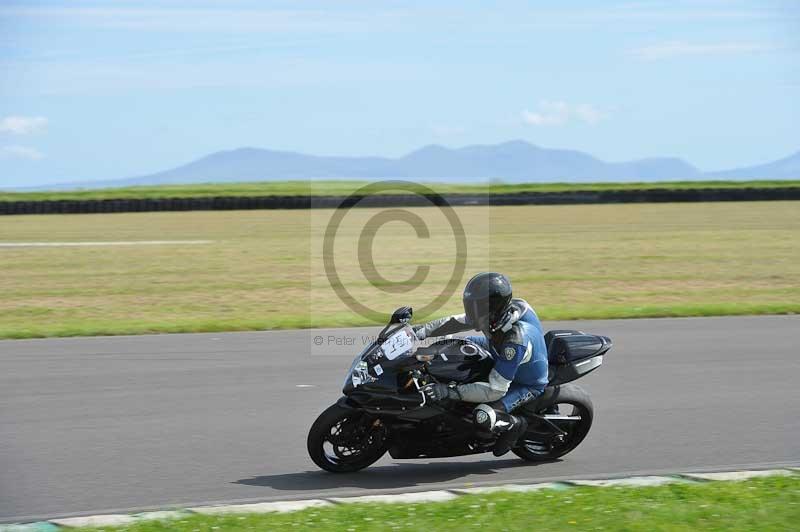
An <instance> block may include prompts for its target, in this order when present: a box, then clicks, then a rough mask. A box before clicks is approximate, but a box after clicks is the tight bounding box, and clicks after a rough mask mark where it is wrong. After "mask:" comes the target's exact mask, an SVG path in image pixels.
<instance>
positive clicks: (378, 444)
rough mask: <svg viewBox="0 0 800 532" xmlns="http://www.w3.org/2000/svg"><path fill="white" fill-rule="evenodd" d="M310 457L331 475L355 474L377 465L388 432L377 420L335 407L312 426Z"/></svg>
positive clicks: (359, 412) (329, 409)
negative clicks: (374, 464)
mask: <svg viewBox="0 0 800 532" xmlns="http://www.w3.org/2000/svg"><path fill="white" fill-rule="evenodd" d="M306 446H307V448H308V455H309V456H310V457H311V460H313V461H314V463H315V464H317V465H318V466H319V467H320V468H322V469H324V470H325V471H330V472H331V473H352V472H354V471H358V470H360V469H364V468H365V467H367V466H369V465H371V464H373V463H375V462H376V461H378V459H380V457H381V456H383V455H384V453H385V452H386V449H387V445H386V441H385V432H384V430H383V427H382V425H380V421H378V420H377V418H370V417H368V416H367V414H365V413H364V412H361V411H359V410H355V409H352V408H346V407H343V406H339V405H338V404H334V405H331V406H329V407H328V408H327V409H326V410H325V411H324V412H322V413H321V414H320V415H319V417H318V418H317V419H316V421H314V424H313V425H311V429H310V430H309V431H308V439H307V441H306Z"/></svg>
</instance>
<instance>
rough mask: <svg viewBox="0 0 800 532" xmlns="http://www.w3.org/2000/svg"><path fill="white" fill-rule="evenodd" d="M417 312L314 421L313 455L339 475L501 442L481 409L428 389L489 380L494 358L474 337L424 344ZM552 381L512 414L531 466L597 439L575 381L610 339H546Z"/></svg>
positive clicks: (387, 334) (400, 320)
mask: <svg viewBox="0 0 800 532" xmlns="http://www.w3.org/2000/svg"><path fill="white" fill-rule="evenodd" d="M411 317H412V309H411V308H410V307H401V308H399V309H397V310H396V311H395V312H394V313H393V314H392V317H391V319H390V320H389V323H388V324H387V325H386V327H384V328H383V330H382V331H381V332H380V333H379V334H378V336H377V337H376V339H375V340H374V341H373V342H372V343H371V344H370V345H368V346H367V347H366V348H365V349H364V350H363V351H362V352H361V353H359V355H358V356H356V358H355V359H354V360H353V363H352V365H351V366H350V369H349V370H348V372H347V377H346V379H345V382H344V388H343V390H342V392H343V397H341V398H340V399H339V400H338V401H337V402H336V403H335V404H333V405H331V406H330V407H328V408H327V409H326V410H325V411H324V412H322V414H320V415H319V417H318V418H317V419H316V421H314V423H313V424H312V426H311V429H310V431H309V434H308V439H307V447H308V454H309V456H310V457H311V459H312V460H313V461H314V463H315V464H316V465H317V466H319V467H320V468H322V469H324V470H326V471H330V472H333V473H350V472H354V471H358V470H360V469H363V468H365V467H368V466H369V465H371V464H373V463H374V462H376V461H377V460H378V459H380V458H381V457H382V456H383V455H384V454H385V453H386V452H387V451H388V452H389V454H390V455H391V457H392V458H394V459H411V458H444V457H451V456H464V455H470V454H477V453H484V452H489V451H491V450H492V448H493V447H494V444H495V442H496V440H497V437H498V435H497V434H495V433H493V432H488V431H481V430H479V429H478V428H477V427H476V426H475V424H474V423H473V414H472V410H473V409H474V407H475V405H474V404H468V403H462V402H459V401H455V400H445V401H441V402H437V403H430V402H428V401H426V396H425V394H424V393H423V392H421V391H420V390H421V388H422V387H423V386H425V385H426V384H428V383H432V382H440V383H445V384H454V383H455V384H462V383H469V382H477V381H486V380H487V376H488V374H489V371H491V368H492V366H493V360H492V358H491V355H490V354H489V353H488V352H487V351H486V350H484V349H483V348H481V347H480V346H479V345H476V344H475V343H473V342H470V341H469V340H466V339H458V338H446V339H444V340H440V341H437V342H435V343H433V344H431V345H427V346H425V345H422V342H420V341H419V340H418V339H417V336H416V334H415V333H414V330H413V328H412V327H411V326H410V325H409V322H410V321H411ZM545 343H546V345H547V351H548V360H549V376H548V377H549V378H548V380H549V383H548V385H547V387H546V388H545V390H544V393H543V394H542V395H540V396H539V397H537V398H536V399H534V400H532V401H530V402H528V403H526V404H524V405H522V406H521V407H519V408H518V409H516V410H515V411H514V414H515V415H522V416H524V417H525V418H526V419H527V421H528V429H527V431H526V432H525V434H524V435H523V436H522V438H521V445H519V446H518V447H515V448H514V449H512V452H513V453H514V454H516V455H517V456H519V457H520V458H522V459H523V460H527V461H531V462H541V461H549V460H555V459H556V458H559V457H561V456H564V455H565V454H567V453H569V452H570V451H572V450H573V449H575V448H576V447H577V446H578V445H579V444H580V443H581V442H582V441H583V439H584V438H585V437H586V435H587V434H588V433H589V429H590V428H591V426H592V418H593V415H594V408H593V405H592V401H591V399H590V398H589V395H588V394H587V393H586V391H584V390H583V389H582V388H581V387H579V386H577V385H575V384H572V381H574V380H576V379H579V378H581V377H584V376H586V375H587V374H588V373H590V372H592V371H594V370H595V369H597V368H598V367H600V365H601V364H602V363H603V357H604V356H605V354H606V352H608V350H609V349H611V346H612V343H611V340H610V339H609V338H608V337H606V336H598V335H593V334H586V333H584V332H581V331H573V330H554V331H549V332H548V333H547V334H546V335H545Z"/></svg>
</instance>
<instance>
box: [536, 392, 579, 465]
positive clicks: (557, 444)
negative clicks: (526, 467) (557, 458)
mask: <svg viewBox="0 0 800 532" xmlns="http://www.w3.org/2000/svg"><path fill="white" fill-rule="evenodd" d="M553 407H557V408H556V409H555V411H554V408H553ZM530 419H531V421H532V422H531V423H530V426H529V429H528V431H527V432H526V433H525V437H524V438H523V442H522V446H523V447H524V448H525V449H526V450H527V451H528V452H530V453H532V454H535V455H539V456H552V455H556V454H562V453H564V452H566V451H568V450H570V449H571V448H573V447H574V446H575V445H577V443H580V441H581V440H582V439H583V437H584V436H585V435H586V432H587V430H588V427H589V423H590V418H589V412H588V411H587V410H586V409H585V408H584V407H583V406H582V405H580V404H572V403H556V404H555V405H552V406H551V407H548V408H547V409H545V410H543V411H540V412H537V413H536V416H531V418H530Z"/></svg>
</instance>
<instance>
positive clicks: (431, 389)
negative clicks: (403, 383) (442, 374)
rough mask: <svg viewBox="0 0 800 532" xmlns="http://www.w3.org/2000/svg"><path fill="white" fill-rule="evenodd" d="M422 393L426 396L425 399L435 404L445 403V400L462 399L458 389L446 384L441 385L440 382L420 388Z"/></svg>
mask: <svg viewBox="0 0 800 532" xmlns="http://www.w3.org/2000/svg"><path fill="white" fill-rule="evenodd" d="M420 391H421V392H422V393H424V394H425V397H426V398H427V399H428V401H432V402H434V403H436V402H439V401H444V400H445V399H460V398H461V394H459V393H458V390H457V389H456V388H450V387H449V386H447V385H446V384H441V383H438V382H434V383H431V384H426V385H425V386H423V387H422V388H420Z"/></svg>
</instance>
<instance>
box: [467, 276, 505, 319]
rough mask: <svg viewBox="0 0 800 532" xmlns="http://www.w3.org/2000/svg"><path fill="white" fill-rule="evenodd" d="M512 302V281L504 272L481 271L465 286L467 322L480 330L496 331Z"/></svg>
mask: <svg viewBox="0 0 800 532" xmlns="http://www.w3.org/2000/svg"><path fill="white" fill-rule="evenodd" d="M510 303H511V281H509V280H508V277H506V276H505V275H503V274H502V273H494V272H484V273H479V274H478V275H476V276H475V277H473V278H472V279H470V280H469V282H468V283H467V286H465V287H464V313H465V314H466V315H467V323H469V324H471V325H472V326H473V327H475V329H477V330H479V331H483V332H484V333H487V332H494V331H495V329H496V328H497V327H498V326H499V324H500V322H501V321H502V319H503V317H504V316H505V313H506V311H507V310H508V306H509V304H510Z"/></svg>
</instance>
